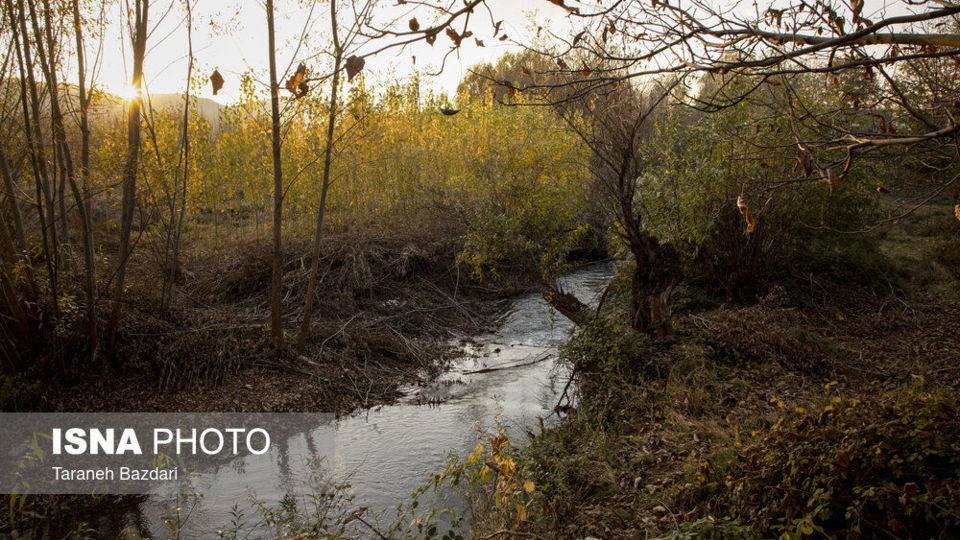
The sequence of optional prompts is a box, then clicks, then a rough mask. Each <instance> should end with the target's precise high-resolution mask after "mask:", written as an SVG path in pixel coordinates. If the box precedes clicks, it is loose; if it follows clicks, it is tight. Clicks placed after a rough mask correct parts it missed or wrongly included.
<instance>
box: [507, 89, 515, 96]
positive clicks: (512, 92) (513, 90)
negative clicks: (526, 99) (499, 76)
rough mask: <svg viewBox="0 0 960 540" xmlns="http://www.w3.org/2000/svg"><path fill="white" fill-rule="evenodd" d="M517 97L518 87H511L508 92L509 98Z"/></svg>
mask: <svg viewBox="0 0 960 540" xmlns="http://www.w3.org/2000/svg"><path fill="white" fill-rule="evenodd" d="M516 95H517V87H516V86H511V87H510V90H508V91H507V96H508V97H514V96H516Z"/></svg>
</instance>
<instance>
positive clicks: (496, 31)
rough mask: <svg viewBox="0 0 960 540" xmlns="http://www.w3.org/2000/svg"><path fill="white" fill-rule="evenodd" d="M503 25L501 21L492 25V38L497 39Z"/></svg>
mask: <svg viewBox="0 0 960 540" xmlns="http://www.w3.org/2000/svg"><path fill="white" fill-rule="evenodd" d="M501 24H503V21H497V22H495V23H493V37H497V34H499V33H500V25H501Z"/></svg>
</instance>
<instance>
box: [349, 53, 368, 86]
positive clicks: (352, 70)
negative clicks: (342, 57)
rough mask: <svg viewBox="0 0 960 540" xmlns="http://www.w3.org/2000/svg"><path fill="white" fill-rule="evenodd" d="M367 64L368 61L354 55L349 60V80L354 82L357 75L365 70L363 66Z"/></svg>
mask: <svg viewBox="0 0 960 540" xmlns="http://www.w3.org/2000/svg"><path fill="white" fill-rule="evenodd" d="M366 63H367V62H366V60H364V59H363V57H361V56H357V55H353V56H351V57H350V58H347V80H348V81H352V80H353V78H354V77H355V76H356V75H357V73H360V70H362V69H363V65H364V64H366Z"/></svg>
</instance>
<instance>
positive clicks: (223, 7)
mask: <svg viewBox="0 0 960 540" xmlns="http://www.w3.org/2000/svg"><path fill="white" fill-rule="evenodd" d="M443 1H445V2H450V1H451V0H443ZM454 1H456V2H457V5H459V0H454ZM183 2H184V0H154V1H153V2H152V3H151V7H150V17H149V19H150V27H151V33H150V35H149V36H148V40H147V56H146V60H145V62H144V65H145V67H144V72H145V82H146V84H147V88H148V91H149V92H150V93H151V94H164V93H180V92H183V90H184V84H185V77H186V72H187V50H188V49H187V39H186V37H187V33H186V23H185V16H184V15H185V10H184V8H183V5H184V3H183ZM275 2H276V10H277V14H276V17H275V20H276V24H275V26H276V29H277V45H278V53H277V64H278V69H279V70H280V71H283V70H285V69H287V67H288V66H290V65H291V64H292V65H293V66H296V64H297V63H298V62H299V61H300V60H301V59H304V58H307V59H308V60H307V62H306V63H307V66H308V69H313V70H317V71H322V70H323V68H324V67H328V66H329V64H327V66H324V63H325V62H328V60H327V58H319V59H318V58H312V59H310V57H311V56H315V55H316V54H317V53H319V52H321V51H325V50H327V49H328V47H329V37H328V36H329V30H328V29H329V4H328V3H326V2H323V3H320V2H317V3H316V4H315V6H314V8H313V11H312V15H311V10H310V0H275ZM192 3H193V4H194V6H193V28H194V30H193V50H194V56H195V58H196V62H195V64H194V73H195V75H197V76H200V77H202V80H203V81H204V84H203V85H202V87H201V90H200V91H199V92H196V93H197V94H198V95H199V96H200V97H205V98H210V99H213V100H215V101H217V102H220V103H224V104H225V103H230V102H232V101H235V100H236V99H237V98H238V95H239V82H240V76H241V74H242V73H244V72H248V71H252V72H253V74H254V76H255V77H256V79H257V80H258V81H259V82H261V83H264V81H265V80H266V74H267V66H268V63H267V62H268V56H267V31H266V18H265V8H264V3H263V1H262V0H192ZM487 3H488V6H489V8H490V10H491V12H492V14H493V17H494V20H503V21H504V22H503V24H502V25H501V34H502V33H506V34H507V35H508V36H510V38H511V39H509V40H508V41H503V42H501V41H499V40H498V39H497V38H494V37H493V28H492V25H491V23H490V16H489V15H488V14H487V13H486V11H485V10H477V12H476V13H475V14H474V15H473V18H472V20H471V22H470V28H469V29H470V30H471V31H473V32H474V36H473V37H471V38H469V39H465V40H464V41H463V45H462V46H461V48H460V50H459V51H457V53H455V54H453V55H451V56H449V57H448V59H447V61H446V65H445V67H444V69H443V72H442V73H441V74H440V75H438V76H435V77H426V78H425V79H424V82H425V83H426V84H428V85H431V86H433V88H434V89H436V90H438V91H441V92H446V93H448V94H451V95H452V94H453V92H454V90H455V89H456V87H457V83H458V82H459V81H460V79H461V78H462V77H463V76H464V75H465V74H467V73H468V70H469V68H470V67H471V66H473V65H475V64H476V63H478V62H481V61H488V62H490V61H495V60H496V58H498V57H499V56H500V55H502V54H503V53H504V52H506V51H511V50H512V51H516V50H519V49H520V47H519V46H518V45H516V44H513V43H511V42H512V41H514V40H516V41H521V40H522V39H523V38H524V37H529V36H530V35H531V33H535V29H536V27H537V26H544V27H545V28H549V29H551V30H554V31H556V32H558V33H562V32H564V30H565V29H566V28H568V27H569V23H568V22H567V19H566V12H565V11H564V10H563V9H562V8H560V7H557V6H555V5H553V4H551V3H550V2H548V1H546V0H488V2H487ZM341 4H345V2H344V1H343V0H341ZM396 4H397V2H396V1H395V0H384V1H383V2H382V7H377V8H376V9H377V12H376V15H377V16H378V17H379V18H383V17H387V18H394V17H396V18H397V19H398V20H399V21H401V26H403V27H405V26H406V21H408V20H409V19H410V17H411V16H417V17H418V19H419V21H420V23H421V28H425V27H427V26H428V24H429V21H430V16H429V15H428V13H427V12H425V11H423V10H422V9H423V8H422V7H421V8H410V7H408V6H402V7H401V6H397V5H396ZM125 5H126V2H122V1H121V2H112V3H108V6H107V8H106V11H105V12H104V21H105V27H104V32H103V36H104V37H103V47H102V49H101V52H100V54H101V67H100V70H99V72H98V74H97V78H96V82H97V84H98V85H100V86H101V87H102V88H103V89H105V90H107V91H109V92H112V93H115V94H118V95H121V96H123V97H129V96H130V94H132V89H131V88H130V82H129V81H130V72H131V65H132V60H131V49H130V41H129V35H128V32H127V29H126V24H125V20H126V11H125ZM418 9H419V11H417V10H418ZM456 27H457V28H458V29H460V28H462V22H461V23H458V24H457V25H456ZM304 33H306V34H307V36H308V37H307V42H306V43H307V44H306V46H304V47H301V48H300V49H299V50H296V44H297V43H298V42H299V41H300V40H299V38H300V36H301V35H302V34H304ZM474 37H475V38H479V39H481V40H483V41H484V42H485V45H486V46H485V47H478V46H477V45H476V43H475V41H474ZM98 45H99V42H94V41H92V40H91V41H89V42H88V57H92V56H94V55H95V54H96V48H97V46H98ZM450 48H451V41H450V40H449V39H448V38H446V37H445V36H443V35H441V36H439V37H438V39H437V41H436V43H435V44H434V45H433V46H430V45H428V44H427V43H425V42H422V41H421V42H419V43H417V44H414V45H411V46H408V47H406V48H404V49H400V48H395V49H391V50H388V51H384V52H381V53H379V54H377V55H376V56H375V57H372V58H368V60H367V64H366V66H365V70H364V71H365V73H366V76H367V79H368V81H369V80H371V78H372V80H374V81H385V80H391V79H394V78H398V77H400V78H403V77H408V76H410V75H412V74H413V73H414V70H417V71H418V72H419V73H420V74H421V75H425V74H429V73H433V72H436V71H438V68H439V66H440V63H441V61H442V58H443V54H444V53H445V52H447V51H448V50H450ZM413 57H416V62H415V63H414V58H413ZM214 69H217V70H219V71H220V73H221V75H222V76H223V77H224V79H225V84H224V87H223V89H222V90H221V91H220V92H219V93H218V94H217V95H216V96H214V95H213V92H212V89H211V88H210V85H209V84H206V79H207V77H209V75H210V74H211V73H212V72H213V70H214ZM69 72H70V71H69V68H68V73H69ZM314 73H315V72H314ZM309 74H310V72H309V71H308V75H309ZM263 88H265V85H264V86H263Z"/></svg>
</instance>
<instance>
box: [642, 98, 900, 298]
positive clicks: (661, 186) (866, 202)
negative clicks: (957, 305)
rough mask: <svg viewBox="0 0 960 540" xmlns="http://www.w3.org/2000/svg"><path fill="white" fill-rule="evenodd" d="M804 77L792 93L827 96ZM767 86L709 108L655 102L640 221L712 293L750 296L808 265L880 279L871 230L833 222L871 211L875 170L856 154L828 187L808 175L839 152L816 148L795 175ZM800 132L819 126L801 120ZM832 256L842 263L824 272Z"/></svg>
mask: <svg viewBox="0 0 960 540" xmlns="http://www.w3.org/2000/svg"><path fill="white" fill-rule="evenodd" d="M805 82H809V81H794V83H795V88H796V89H797V91H798V92H801V93H804V92H806V96H805V97H804V99H806V100H808V101H810V102H811V103H820V102H822V101H823V100H827V99H830V97H831V96H820V95H819V94H818V92H822V89H818V88H817V87H816V86H814V85H810V86H808V87H805V86H804V84H803V83H805ZM731 84H733V83H731ZM778 92H779V91H774V90H771V91H769V92H761V93H758V95H757V96H756V97H752V98H751V99H750V100H747V101H745V102H744V103H742V104H741V105H740V106H739V107H737V108H734V109H728V110H723V111H720V112H716V113H711V114H705V113H701V112H698V111H695V110H691V109H690V108H688V107H685V106H682V105H675V106H672V107H668V108H666V109H665V110H664V111H663V112H662V113H661V114H660V115H659V116H658V117H657V119H656V122H655V129H654V133H653V135H652V136H651V139H650V142H649V144H648V145H647V147H646V148H645V149H644V156H645V165H646V166H645V168H644V174H643V176H642V178H641V183H642V190H641V194H640V197H641V200H640V201H639V202H638V204H640V205H641V208H642V214H643V215H644V219H645V225H646V226H647V227H648V228H649V229H650V230H651V231H652V232H653V233H654V234H655V235H657V237H658V238H662V239H664V240H666V241H670V242H672V243H673V244H674V245H675V246H678V247H685V248H686V249H685V251H686V254H687V268H686V272H685V273H686V275H687V277H688V281H689V282H690V283H691V285H693V286H695V287H698V288H700V289H701V290H704V291H706V292H708V293H710V294H712V295H715V296H717V297H721V298H723V299H730V300H734V301H755V300H756V299H758V298H759V297H761V296H763V295H764V294H765V293H766V292H767V290H768V289H769V287H770V286H771V285H772V284H774V283H778V282H784V281H787V282H789V283H792V284H800V283H801V278H805V279H807V281H808V282H809V278H810V276H811V274H812V275H813V276H816V277H817V278H818V279H820V278H822V279H825V280H826V281H828V282H831V283H834V282H836V283H840V282H844V280H847V279H851V278H854V279H857V278H859V277H864V278H866V279H867V280H868V281H870V282H871V283H872V282H877V281H879V282H883V280H884V276H885V275H886V274H885V272H884V268H885V266H884V265H883V264H882V263H881V259H882V257H881V255H880V253H879V251H878V250H877V249H876V247H875V244H874V242H875V239H874V238H872V237H869V236H865V235H851V234H839V233H837V232H835V230H834V229H836V230H856V229H860V228H862V227H864V226H865V225H866V224H869V223H872V222H874V221H875V220H876V218H877V216H878V215H879V206H878V204H877V201H878V199H877V193H876V191H875V187H876V186H875V178H876V177H877V176H882V175H885V174H887V173H886V171H885V170H880V169H878V167H879V165H877V164H875V163H868V162H857V163H856V164H855V166H854V167H853V168H852V169H851V170H850V171H849V174H847V175H846V176H845V177H844V179H843V181H842V182H841V183H840V185H839V187H838V189H836V190H832V189H831V188H830V187H829V186H828V185H827V184H826V183H825V182H824V181H822V180H818V178H819V176H820V175H823V174H825V173H824V172H823V168H827V167H829V166H830V164H832V163H835V162H836V161H837V160H840V159H842V158H843V157H844V156H841V155H839V154H837V155H833V154H829V155H818V156H816V158H815V159H816V163H817V167H818V169H816V170H814V171H813V172H812V173H811V174H810V177H809V179H807V180H804V175H803V172H802V169H801V168H800V167H799V165H798V157H799V156H800V152H799V150H798V149H797V147H796V145H794V144H792V142H791V141H793V140H794V134H793V130H794V129H801V130H802V129H803V128H802V127H800V128H797V127H796V126H794V125H792V124H791V121H790V119H789V118H786V117H783V116H782V115H771V111H773V110H782V108H783V107H785V100H786V99H787V98H786V97H785V96H784V95H783V94H781V93H778ZM800 137H802V138H808V139H818V138H823V137H825V135H824V134H821V133H815V132H812V131H809V130H808V131H805V132H803V133H800ZM741 197H742V200H743V202H744V203H746V205H747V206H748V207H749V209H750V213H751V215H752V217H753V218H755V220H756V222H755V229H754V230H753V232H751V233H749V234H748V233H747V232H746V228H747V225H746V221H745V218H744V215H742V214H741V212H740V209H739V207H738V199H739V198H741ZM841 266H846V267H849V268H851V270H850V271H845V273H843V274H842V275H837V276H836V279H834V278H833V277H832V274H834V273H837V272H838V270H837V268H838V267H841ZM865 270H866V271H867V272H866V273H865V274H864V271H865Z"/></svg>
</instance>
